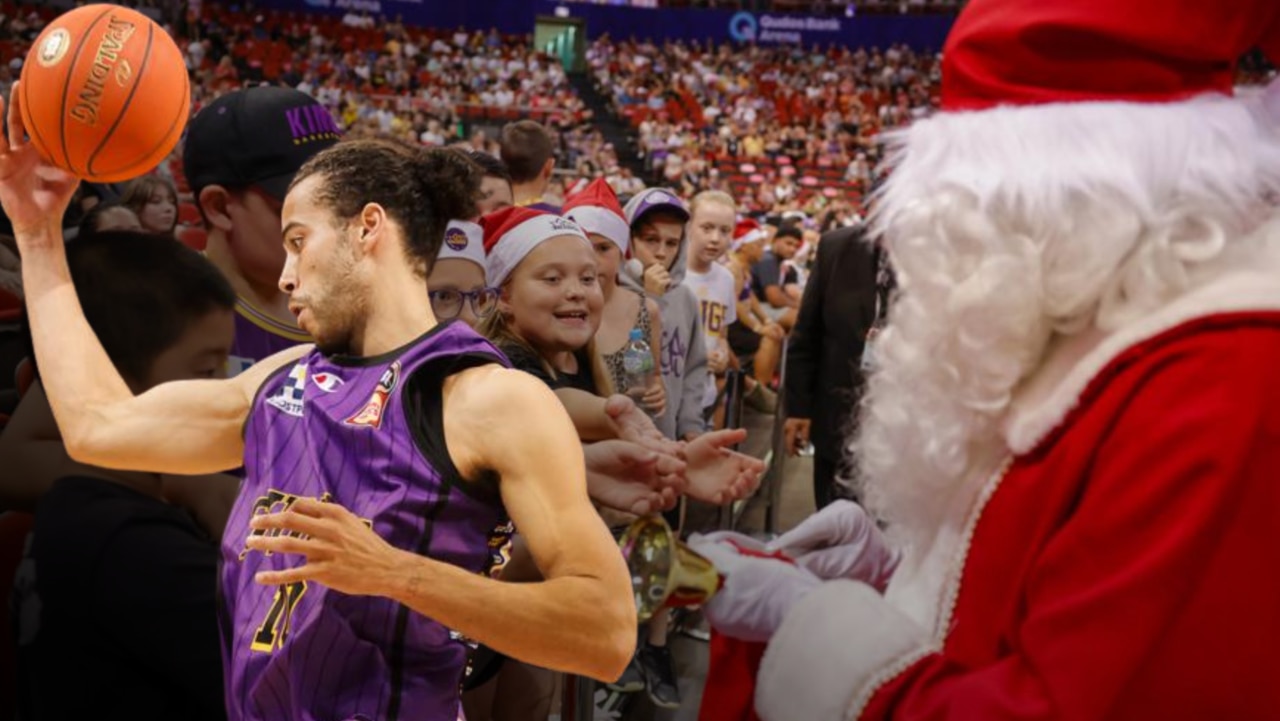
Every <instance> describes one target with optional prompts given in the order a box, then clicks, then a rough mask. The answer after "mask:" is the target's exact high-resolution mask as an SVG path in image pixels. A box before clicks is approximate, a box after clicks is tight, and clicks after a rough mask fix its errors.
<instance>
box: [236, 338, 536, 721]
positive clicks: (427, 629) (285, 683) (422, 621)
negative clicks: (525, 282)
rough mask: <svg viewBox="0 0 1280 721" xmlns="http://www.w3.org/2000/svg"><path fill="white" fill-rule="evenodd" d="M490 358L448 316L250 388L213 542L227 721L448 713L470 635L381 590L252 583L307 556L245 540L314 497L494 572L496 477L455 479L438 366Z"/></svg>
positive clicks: (499, 550) (447, 717)
mask: <svg viewBox="0 0 1280 721" xmlns="http://www.w3.org/2000/svg"><path fill="white" fill-rule="evenodd" d="M488 363H500V364H502V365H504V366H506V365H508V363H507V361H506V359H505V358H504V357H503V356H502V354H501V353H500V352H499V351H498V350H497V349H496V348H494V347H493V346H492V345H490V344H489V343H488V341H486V340H484V339H483V338H481V337H480V336H479V335H477V334H476V333H475V332H474V331H473V330H471V329H470V328H469V327H467V326H466V325H465V324H463V323H461V322H452V323H446V324H443V325H440V326H437V327H436V328H434V329H433V330H432V331H431V332H429V333H427V334H426V335H424V336H422V337H421V338H419V339H417V340H415V341H414V342H412V343H410V344H409V345H407V346H405V347H404V348H401V349H398V350H395V351H392V352H390V353H387V354H384V355H381V356H377V357H372V358H344V357H336V356H335V357H326V356H324V355H323V354H321V353H319V352H318V351H313V352H312V353H310V354H309V355H307V356H305V357H304V358H302V359H301V360H299V361H298V362H297V363H296V364H294V365H292V366H288V367H286V368H283V369H281V371H279V372H277V373H276V374H275V375H273V376H272V377H271V378H270V379H268V380H267V381H266V382H265V383H264V384H263V386H262V388H261V389H259V391H258V396H257V398H256V399H255V400H254V404H253V409H252V411H251V412H250V415H249V419H248V422H247V424H246V426H245V466H246V477H245V482H244V485H243V487H242V489H241V492H240V495H239V498H238V499H237V501H236V505H235V508H234V509H233V510H232V513H231V517H230V519H229V521H228V523H227V529H226V533H225V534H224V536H223V539H224V540H223V544H222V566H221V570H220V586H219V593H220V596H221V603H220V609H219V610H220V622H221V625H222V630H223V636H224V642H223V664H224V668H225V673H226V684H227V717H228V719H230V720H231V721H238V720H240V719H246V720H247V719H254V720H256V719H262V720H263V721H267V720H271V721H276V720H278V719H289V720H290V721H321V720H322V719H323V720H324V721H342V720H346V719H377V720H378V721H392V720H394V719H413V720H415V721H455V719H457V716H458V707H459V689H460V683H461V680H462V675H463V670H464V666H465V663H466V655H467V647H466V645H465V640H464V639H462V638H460V637H459V636H458V635H457V634H455V633H453V632H451V631H450V629H448V628H445V627H444V626H442V625H441V624H439V623H437V622H436V621H433V620H432V619H430V618H428V617H426V616H423V615H420V614H418V613H416V612H413V611H411V610H409V609H408V608H407V607H405V606H402V605H401V604H399V603H396V602H394V601H391V600H389V599H385V598H377V597H369V596H348V595H345V594H342V593H339V592H337V591H333V590H330V589H328V588H326V587H324V586H321V585H320V584H318V583H314V582H312V583H306V584H293V585H291V586H286V587H269V586H263V585H260V584H258V583H257V582H255V581H254V574H255V573H256V572H257V571H260V570H264V569H284V568H291V567H295V566H297V565H300V562H301V559H300V557H297V556H290V555H284V556H281V555H278V554H277V555H271V556H265V555H264V554H262V553H260V552H257V551H253V552H250V551H247V549H245V545H244V544H245V539H246V538H247V537H248V535H249V528H248V524H249V520H250V518H252V517H253V516H254V515H256V514H260V513H266V512H269V511H279V510H282V509H285V508H287V507H288V506H289V505H290V504H291V503H292V502H293V501H294V500H296V499H297V498H299V497H306V498H318V499H321V500H323V501H326V502H332V503H337V504H340V505H342V506H343V507H345V508H347V509H348V510H350V511H352V512H353V513H355V514H356V515H357V516H359V517H360V518H362V519H365V520H366V522H368V523H370V524H371V525H372V528H373V529H374V530H375V531H376V532H377V533H378V535H380V536H381V537H382V538H384V539H386V540H387V542H388V543H390V544H391V545H393V546H395V547H397V548H401V549H404V550H410V551H413V552H416V553H419V554H422V555H424V556H427V557H430V558H433V559H437V560H440V561H443V562H446V563H450V564H453V565H456V566H459V567H462V568H464V569H467V570H469V571H472V572H475V573H486V572H490V571H491V570H492V568H493V567H494V566H495V565H497V564H499V563H500V561H501V559H502V558H503V553H504V551H505V548H506V544H507V542H508V541H509V537H510V533H511V524H510V521H509V520H508V519H507V517H506V514H505V512H504V510H503V508H502V504H501V499H500V497H499V495H498V493H497V481H496V478H495V477H492V476H491V475H490V477H487V478H485V479H482V480H480V481H477V482H467V481H463V480H462V479H461V478H460V477H459V474H458V471H457V469H456V468H455V467H454V465H453V462H452V461H451V460H450V459H449V456H448V452H447V450H446V445H445V439H444V430H443V421H442V419H443V410H442V408H443V404H442V401H441V393H442V391H441V388H442V386H443V382H444V379H445V378H446V377H447V376H448V375H450V374H452V373H455V372H457V371H460V370H462V369H464V368H467V367H472V366H476V365H483V364H488Z"/></svg>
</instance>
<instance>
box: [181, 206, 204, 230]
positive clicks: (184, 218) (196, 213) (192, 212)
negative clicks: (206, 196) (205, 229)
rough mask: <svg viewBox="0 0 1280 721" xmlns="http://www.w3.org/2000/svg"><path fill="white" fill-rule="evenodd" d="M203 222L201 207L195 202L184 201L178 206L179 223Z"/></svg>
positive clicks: (193, 223) (194, 223) (192, 223)
mask: <svg viewBox="0 0 1280 721" xmlns="http://www.w3.org/2000/svg"><path fill="white" fill-rule="evenodd" d="M201 222H202V219H201V217H200V208H198V207H196V205H195V204H194V203H182V204H181V205H179V206H178V223H179V224H180V225H199V224H200V223H201Z"/></svg>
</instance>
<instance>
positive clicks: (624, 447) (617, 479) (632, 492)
mask: <svg viewBox="0 0 1280 721" xmlns="http://www.w3.org/2000/svg"><path fill="white" fill-rule="evenodd" d="M582 451H583V455H584V456H585V458H586V462H587V492H588V493H589V494H590V496H591V498H592V500H594V501H596V502H597V503H600V504H602V505H605V506H608V507H609V508H612V509H614V510H615V511H622V512H624V513H632V514H635V515H637V516H647V515H649V514H651V513H658V512H661V511H666V510H670V509H671V508H674V507H675V505H676V501H677V500H679V497H680V493H681V491H682V490H683V489H684V485H685V480H684V462H683V461H681V460H680V459H678V458H675V457H673V456H668V455H664V454H661V453H656V452H654V451H651V450H649V449H647V448H643V447H641V446H638V445H636V444H634V443H630V442H628V441H616V440H615V441H600V442H599V443H592V444H591V445H588V446H585V447H584V448H583V449H582Z"/></svg>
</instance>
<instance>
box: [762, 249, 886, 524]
mask: <svg viewBox="0 0 1280 721" xmlns="http://www.w3.org/2000/svg"><path fill="white" fill-rule="evenodd" d="M881 255H882V253H881V252H880V251H879V250H878V248H877V247H876V246H874V245H872V244H871V243H870V242H868V241H867V239H866V237H865V231H864V229H863V227H862V226H855V227H852V228H840V229H838V230H833V231H831V232H829V233H827V234H826V235H824V236H822V240H821V241H820V242H819V243H818V254H817V258H816V259H815V260H814V268H813V272H812V273H811V274H810V277H809V281H808V283H807V284H806V285H805V289H804V296H803V298H802V299H801V301H800V311H799V314H798V316H797V319H796V325H795V328H794V329H793V330H792V331H791V338H790V340H789V341H788V346H787V367H786V386H785V391H786V392H785V395H784V403H785V410H786V418H787V420H786V424H785V426H784V434H785V437H786V442H787V448H788V449H789V451H790V452H791V454H792V455H795V454H797V453H799V452H800V450H801V449H802V448H804V447H805V446H807V445H808V444H809V442H810V441H811V440H812V442H813V448H814V458H813V493H814V501H815V502H816V503H817V507H818V508H822V507H823V506H825V505H827V504H828V503H831V502H832V501H833V500H835V499H836V497H837V492H836V477H837V475H838V473H839V472H840V470H841V468H842V466H843V464H844V461H843V457H844V440H845V439H846V438H848V436H849V433H848V431H849V424H850V423H851V422H852V421H853V409H854V407H855V405H856V404H857V401H858V397H859V395H860V393H861V391H862V385H863V369H862V359H863V350H864V346H865V344H866V340H867V336H868V334H869V333H870V332H871V330H872V329H873V328H875V327H876V325H877V323H878V321H879V320H880V319H882V318H883V317H884V312H885V306H886V304H887V301H888V286H889V283H888V278H887V271H885V272H881V271H882V270H884V269H883V268H882V267H881V265H882V263H881V258H880V256H881ZM881 276H884V277H881Z"/></svg>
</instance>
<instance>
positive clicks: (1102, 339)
mask: <svg viewBox="0 0 1280 721" xmlns="http://www.w3.org/2000/svg"><path fill="white" fill-rule="evenodd" d="M1277 277H1278V276H1277V274H1276V272H1274V271H1273V272H1265V271H1242V272H1239V273H1233V274H1231V275H1229V276H1225V277H1223V278H1220V279H1218V280H1216V281H1213V282H1211V283H1209V284H1207V285H1205V286H1203V287H1201V288H1199V289H1197V290H1194V291H1192V292H1190V293H1188V294H1186V295H1184V296H1182V297H1181V298H1179V299H1177V300H1175V301H1173V302H1172V303H1170V304H1169V305H1168V306H1166V307H1164V308H1162V309H1161V310H1159V311H1157V312H1155V313H1153V314H1151V315H1149V316H1147V317H1146V318H1144V319H1142V320H1140V321H1138V322H1136V323H1133V324H1130V325H1128V326H1126V327H1124V328H1122V329H1120V330H1118V331H1116V332H1114V333H1112V334H1111V335H1109V336H1101V335H1085V336H1081V338H1080V339H1079V340H1077V341H1075V342H1073V343H1068V344H1066V345H1064V346H1063V347H1061V348H1059V349H1057V350H1056V351H1055V352H1054V353H1053V354H1051V355H1050V357H1049V359H1048V360H1047V362H1046V363H1045V365H1044V366H1043V369H1042V370H1041V371H1040V372H1039V373H1037V375H1036V376H1034V377H1033V378H1032V379H1030V380H1029V381H1028V382H1027V383H1026V384H1024V387H1023V389H1022V390H1020V391H1019V392H1018V394H1017V395H1016V396H1015V398H1014V400H1013V404H1012V406H1011V407H1010V410H1009V413H1008V415H1007V416H1006V420H1005V422H1004V424H1003V426H1004V427H1003V432H1004V437H1005V442H1006V443H1008V445H1009V448H1010V450H1012V451H1013V452H1014V453H1017V454H1023V453H1027V452H1029V451H1031V450H1033V449H1034V448H1035V447H1036V446H1037V445H1039V443H1040V442H1041V441H1042V440H1044V438H1045V437H1046V436H1048V435H1049V434H1050V433H1052V432H1053V431H1054V430H1055V429H1056V428H1057V427H1058V426H1060V425H1061V424H1062V422H1063V420H1065V419H1066V417H1067V414H1069V413H1070V412H1071V411H1072V410H1073V409H1074V408H1075V407H1076V404H1077V403H1078V402H1079V401H1080V396H1081V394H1082V393H1084V391H1085V388H1087V387H1088V385H1089V383H1090V382H1092V381H1093V379H1094V378H1095V377H1097V375H1098V374H1099V373H1101V372H1102V371H1103V369H1105V368H1106V367H1107V365H1108V364H1110V363H1111V362H1112V361H1113V360H1115V359H1116V357H1117V356H1119V355H1120V354H1122V353H1123V352H1124V351H1125V350H1127V349H1129V348H1131V347H1132V346H1134V345H1137V344H1139V343H1141V342H1143V341H1146V340H1149V339H1151V338H1153V337H1155V336H1157V335H1160V334H1161V333H1164V332H1166V331H1169V330H1172V329H1173V328H1176V327H1177V326H1179V325H1182V324H1183V323H1186V322H1188V321H1191V320H1194V319H1196V318H1202V317H1205V316H1209V315H1215V314H1219V313H1230V312H1238V311H1249V310H1259V311H1280V283H1278V282H1277V280H1276V279H1277Z"/></svg>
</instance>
